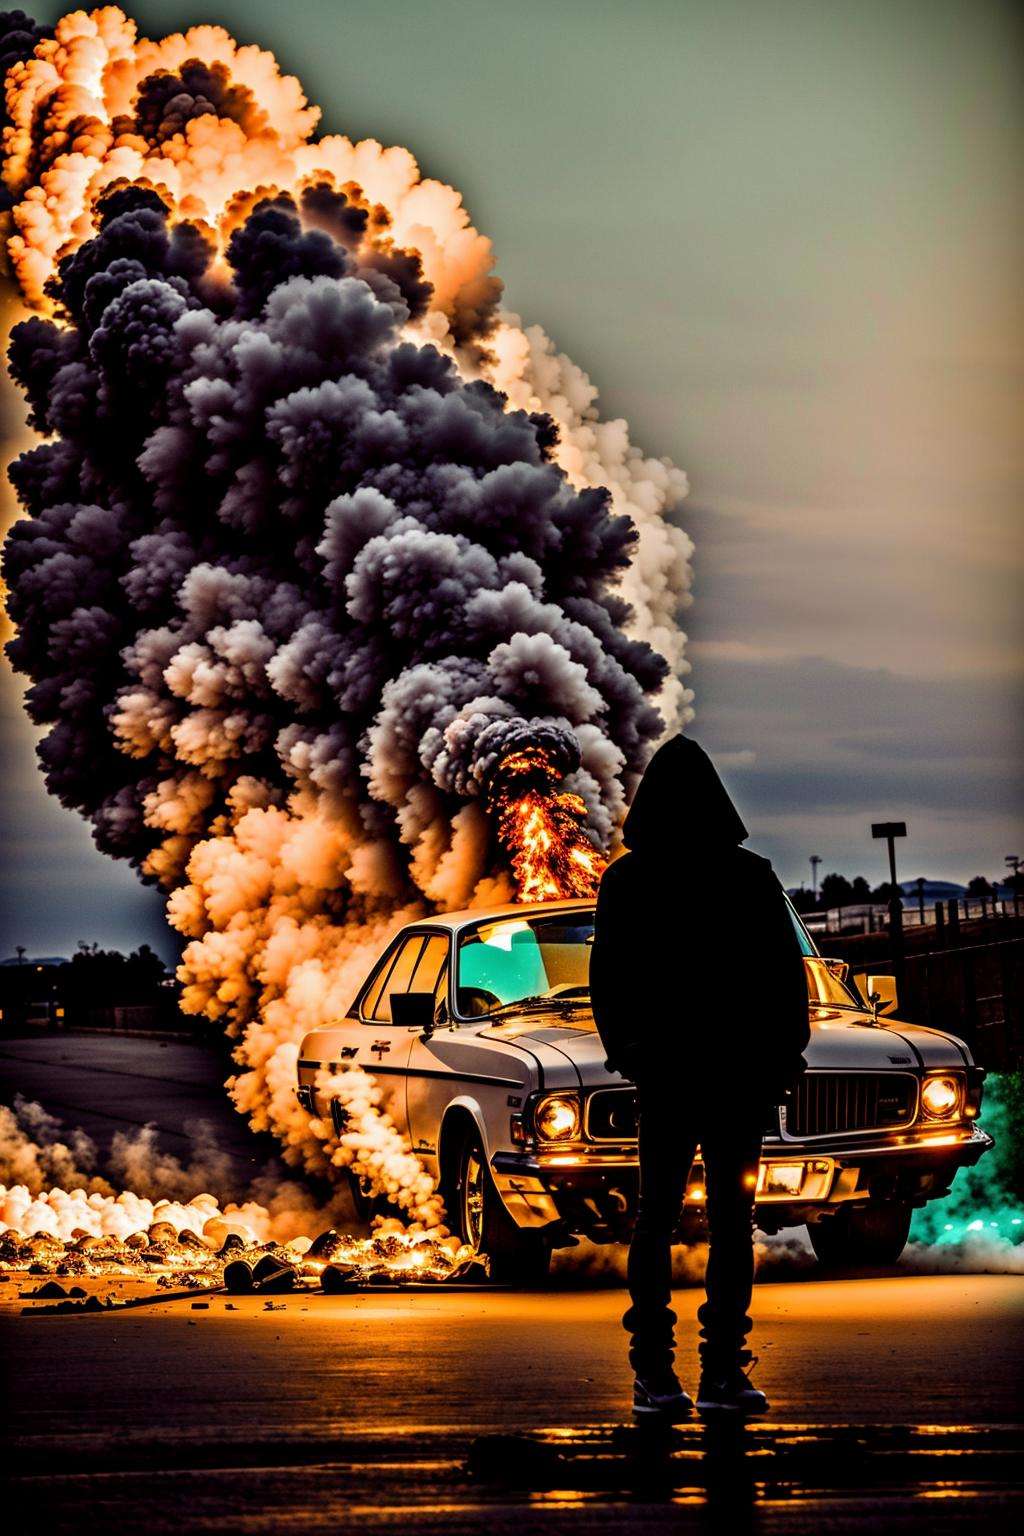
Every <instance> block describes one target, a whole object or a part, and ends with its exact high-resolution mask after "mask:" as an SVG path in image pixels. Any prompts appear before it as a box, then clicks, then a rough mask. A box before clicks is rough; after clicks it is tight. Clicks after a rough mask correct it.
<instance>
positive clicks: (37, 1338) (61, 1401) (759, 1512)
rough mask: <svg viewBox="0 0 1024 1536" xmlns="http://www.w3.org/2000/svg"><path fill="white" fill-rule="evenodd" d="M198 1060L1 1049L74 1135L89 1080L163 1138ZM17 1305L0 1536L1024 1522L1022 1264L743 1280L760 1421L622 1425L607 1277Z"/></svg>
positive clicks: (460, 1533)
mask: <svg viewBox="0 0 1024 1536" xmlns="http://www.w3.org/2000/svg"><path fill="white" fill-rule="evenodd" d="M86 1047H87V1049H86ZM113 1047H116V1049H113ZM143 1047H144V1048H143ZM195 1049H196V1048H194V1047H179V1046H174V1047H172V1048H171V1050H170V1052H161V1053H160V1055H159V1056H158V1057H156V1058H154V1057H153V1054H152V1053H153V1051H157V1050H159V1046H158V1045H157V1044H156V1043H155V1042H124V1041H121V1040H114V1041H113V1042H112V1045H111V1044H110V1043H109V1037H108V1039H107V1041H105V1042H101V1041H99V1040H92V1039H90V1040H88V1041H85V1042H82V1045H81V1047H80V1043H79V1041H78V1040H76V1039H74V1038H72V1037H64V1038H63V1039H59V1040H51V1039H47V1040H34V1041H31V1042H25V1043H24V1045H22V1043H21V1042H4V1043H3V1046H2V1050H3V1052H4V1058H3V1065H4V1066H5V1067H7V1068H8V1069H9V1070H10V1071H11V1072H13V1074H14V1076H15V1077H16V1078H17V1086H20V1087H21V1088H22V1091H24V1092H27V1093H29V1094H30V1096H35V1097H39V1098H41V1099H42V1100H43V1102H44V1103H49V1105H50V1107H54V1100H55V1099H60V1100H62V1108H61V1112H63V1113H64V1114H65V1115H66V1118H67V1120H68V1123H69V1124H71V1123H73V1124H84V1125H85V1128H86V1129H89V1125H88V1123H87V1121H86V1119H85V1108H84V1107H83V1106H82V1099H83V1097H84V1098H86V1099H88V1101H89V1103H90V1104H92V1105H93V1108H94V1110H95V1108H96V1105H97V1104H99V1103H100V1101H101V1100H102V1105H101V1107H102V1109H103V1113H104V1114H106V1115H107V1116H109V1117H111V1118H110V1120H109V1121H108V1124H113V1123H114V1121H115V1120H116V1105H117V1102H118V1099H117V1093H118V1092H120V1093H123V1094H124V1095H125V1097H123V1098H122V1099H121V1102H122V1104H129V1103H130V1104H131V1106H132V1108H133V1109H134V1110H135V1111H137V1113H136V1114H135V1116H134V1118H135V1119H137V1120H145V1119H157V1120H158V1121H160V1122H161V1123H162V1121H161V1117H163V1116H165V1115H166V1117H167V1121H166V1128H167V1129H168V1130H170V1131H173V1130H174V1129H175V1128H176V1127H177V1128H180V1126H181V1125H182V1123H183V1121H182V1115H183V1113H184V1112H185V1110H186V1108H187V1107H188V1106H196V1105H198V1104H199V1103H202V1102H207V1101H205V1100H204V1095H203V1090H202V1081H201V1080H202V1076H203V1070H204V1069H203V1067H202V1064H201V1062H200V1061H198V1060H193V1061H192V1065H191V1067H190V1068H188V1067H186V1065H185V1063H186V1062H187V1060H188V1059H189V1058H188V1052H189V1051H191V1050H195ZM80 1050H81V1058H82V1059H81V1061H80V1062H78V1064H77V1066H78V1067H89V1068H90V1069H91V1070H92V1074H93V1075H92V1076H91V1077H90V1076H89V1075H88V1073H86V1072H85V1071H84V1070H83V1071H81V1072H78V1071H77V1068H76V1064H75V1062H74V1060H73V1058H74V1057H75V1056H77V1055H78V1054H79V1052H80ZM51 1052H53V1055H52V1056H51V1054H50V1053H51ZM182 1052H184V1053H185V1054H184V1055H182V1054H181V1053H182ZM22 1053H23V1054H22ZM62 1053H64V1054H66V1055H68V1058H69V1059H68V1060H67V1061H62V1060H61V1059H60V1057H61V1054H62ZM154 1059H155V1060H156V1061H157V1063H158V1064H159V1065H160V1066H162V1065H163V1064H164V1063H166V1064H167V1070H166V1071H164V1072H160V1071H157V1070H156V1068H155V1067H154V1066H153V1061H154ZM207 1070H208V1068H207ZM102 1074H113V1075H114V1076H115V1077H117V1078H118V1079H119V1080H120V1082H119V1087H118V1088H117V1091H115V1089H114V1086H113V1084H108V1083H107V1080H106V1078H105V1077H103V1075H102ZM129 1079H131V1081H130V1082H129V1081H128V1080H129ZM147 1079H149V1080H150V1084H149V1086H148V1087H147ZM153 1079H156V1081H155V1082H154V1081H152V1080H153ZM50 1084H52V1085H53V1086H54V1088H55V1090H56V1091H55V1093H54V1095H52V1096H51V1095H50V1094H48V1093H47V1092H46V1089H47V1086H48V1085H50ZM129 1090H130V1093H129ZM218 1091H220V1090H218ZM76 1099H77V1101H78V1102H77V1104H76ZM215 1103H216V1100H215V1099H214V1098H213V1096H212V1095H211V1096H210V1097H209V1100H208V1107H209V1108H210V1111H211V1116H212V1114H213V1113H214V1112H215V1110H214V1106H215ZM80 1107H81V1108H82V1113H81V1114H79V1113H78V1109H79V1108H80ZM172 1107H173V1111H174V1115H175V1116H176V1117H177V1118H171V1117H170V1112H171V1108H172ZM189 1112H191V1110H189ZM218 1123H219V1121H218ZM242 1145H243V1146H244V1143H243V1144H242ZM240 1155H241V1156H246V1155H248V1154H247V1153H245V1152H244V1151H242V1152H240ZM21 1289H23V1290H25V1289H29V1287H28V1286H27V1285H22V1287H21ZM699 1300H700V1294H699V1292H698V1291H697V1290H696V1289H692V1288H689V1289H683V1290H680V1291H679V1292H678V1293H677V1295H676V1303H675V1304H676V1310H677V1312H678V1313H679V1318H680V1328H679V1334H680V1340H679V1343H680V1365H681V1367H682V1373H683V1374H684V1378H685V1379H687V1380H688V1381H689V1383H690V1385H691V1386H692V1385H693V1375H694V1371H693V1367H692V1362H693V1360H694V1349H695V1342H696V1315H695V1314H696V1308H697V1305H698V1302H699ZM21 1306H25V1307H27V1308H29V1309H30V1310H31V1309H32V1308H37V1307H38V1306H39V1304H38V1303H31V1302H21V1301H17V1300H16V1299H15V1297H14V1295H13V1294H11V1296H10V1300H9V1302H8V1306H7V1309H6V1310H5V1313H4V1315H2V1316H0V1348H2V1359H3V1361H4V1366H3V1369H4V1373H5V1378H6V1381H5V1386H6V1393H5V1396H6V1405H5V1414H4V1417H5V1427H6V1430H7V1445H8V1448H9V1449H8V1455H9V1458H10V1461H9V1467H8V1471H9V1475H10V1477H11V1479H12V1482H11V1486H10V1493H9V1498H8V1502H7V1504H6V1511H7V1512H8V1513H9V1514H10V1513H11V1512H12V1511H14V1510H17V1511H18V1513H17V1514H16V1515H13V1517H12V1519H13V1523H11V1524H9V1525H8V1529H11V1530H13V1531H16V1532H18V1533H22V1532H24V1533H26V1536H28V1533H32V1536H34V1533H36V1532H39V1533H42V1532H48V1533H51V1532H58V1533H63V1532H68V1533H71V1532H75V1533H77V1532H80V1531H82V1530H87V1529H96V1530H109V1531H116V1532H125V1533H135V1532H139V1533H142V1532H145V1533H151V1536H162V1533H165V1532H166V1533H170V1532H176V1533H180V1532H193V1531H195V1532H208V1531H209V1532H212V1531H217V1532H239V1533H246V1536H248V1533H252V1536H274V1533H278V1532H281V1533H291V1532H295V1533H297V1536H313V1533H320V1532H328V1531H330V1532H333V1533H335V1536H345V1533H348V1532H357V1531H358V1532H376V1531H388V1532H400V1533H403V1536H404V1533H413V1536H421V1533H422V1536H426V1533H430V1536H433V1533H440V1532H442V1531H443V1532H445V1533H456V1536H464V1533H473V1536H475V1533H478V1532H479V1533H484V1532H486V1533H488V1536H505V1533H511V1532H515V1533H516V1536H531V1533H533V1532H538V1533H546V1532H549V1531H551V1532H553V1531H555V1530H558V1531H559V1532H572V1533H574V1532H581V1533H582V1532H586V1533H590V1532H597V1533H603V1532H620V1531H622V1532H625V1531H628V1532H630V1533H639V1536H644V1533H647V1532H659V1533H660V1532H668V1531H678V1530H684V1531H690V1530H694V1531H715V1532H722V1533H723V1536H724V1533H726V1532H728V1533H729V1536H732V1533H737V1532H738V1533H745V1532H751V1533H753V1532H766V1533H775V1532H780V1533H781V1532H797V1533H803V1532H807V1533H808V1536H810V1533H815V1536H817V1533H820V1532H824V1531H828V1532H847V1531H851V1532H852V1531H865V1530H872V1531H874V1530H877V1531H886V1532H890V1531H894V1532H901V1531H904V1530H913V1531H915V1532H916V1531H921V1532H925V1531H927V1532H937V1531H957V1532H960V1531H966V1530H967V1529H968V1528H969V1527H970V1526H974V1525H979V1524H983V1525H984V1527H985V1529H986V1531H987V1532H992V1531H999V1532H1001V1531H1003V1530H1006V1531H1009V1530H1011V1529H1012V1530H1015V1531H1016V1530H1019V1529H1020V1528H1021V1519H1022V1516H1024V1506H1022V1501H1021V1495H1020V1492H1019V1489H1020V1478H1019V1467H1020V1465H1021V1459H1020V1458H1021V1452H1022V1450H1024V1430H1022V1426H1021V1413H1020V1407H1021V1394H1020V1378H1021V1370H1020V1367H1021V1358H1022V1348H1021V1346H1022V1342H1024V1285H1022V1282H1021V1280H1020V1278H1019V1277H1015V1276H997V1275H943V1276H938V1275H934V1276H933V1275H928V1276H925V1275H893V1276H880V1277H876V1278H871V1279H850V1280H828V1281H824V1280H822V1281H818V1280H813V1279H803V1280H799V1281H796V1282H792V1283H760V1284H759V1285H758V1286H757V1288H756V1291H755V1299H754V1307H753V1314H754V1321H755V1334H754V1340H753V1342H754V1347H755V1349H756V1351H757V1353H758V1356H759V1365H758V1367H757V1371H756V1376H757V1380H758V1382H759V1383H760V1384H761V1385H762V1386H763V1387H764V1388H765V1390H766V1391H767V1392H768V1394H769V1396H770V1398H771V1402H772V1409H771V1413H770V1415H769V1417H768V1418H767V1419H766V1420H764V1421H763V1422H762V1423H760V1424H757V1425H751V1426H749V1427H747V1428H746V1429H745V1430H744V1429H733V1430H729V1429H726V1430H715V1429H712V1428H710V1427H708V1428H705V1427H704V1426H701V1425H700V1424H699V1423H693V1424H687V1425H684V1426H682V1427H681V1428H679V1429H677V1430H674V1431H668V1432H663V1433H654V1434H651V1433H649V1432H640V1431H638V1430H637V1429H636V1428H634V1427H633V1425H632V1424H631V1422H630V1417H629V1379H628V1376H627V1372H626V1365H625V1348H624V1338H623V1335H622V1333H621V1331H620V1328H619V1321H618V1320H619V1317H620V1314H621V1312H622V1308H623V1296H622V1293H621V1291H619V1290H617V1289H615V1288H609V1287H607V1286H605V1287H602V1288H598V1287H595V1286H591V1287H589V1288H588V1287H586V1286H583V1285H581V1284H580V1283H579V1282H578V1281H577V1282H571V1281H566V1280H564V1281H563V1282H562V1284H561V1285H560V1286H559V1287H556V1288H553V1289H548V1290H546V1291H537V1292H513V1291H500V1290H487V1289H482V1288H479V1287H465V1288H461V1289H456V1288H454V1287H452V1288H449V1287H443V1288H435V1289H431V1290H427V1289H422V1290H416V1291H406V1292H399V1291H392V1290H387V1291H384V1290H381V1291H367V1292H363V1293H360V1294H355V1295H349V1296H335V1297H329V1296H323V1295H321V1294H319V1293H316V1294H313V1293H310V1294H301V1295H292V1296H282V1297H275V1298H273V1301H272V1302H271V1303H270V1304H269V1305H268V1301H267V1300H266V1299H264V1298H260V1297H231V1298H229V1297H226V1296H224V1295H223V1294H216V1295H209V1296H196V1297H194V1298H191V1297H186V1298H184V1299H181V1300H177V1301H167V1300H161V1301H159V1302H156V1303H153V1304H150V1305H148V1306H144V1307H140V1308H138V1309H136V1310H124V1311H116V1312H110V1313H106V1314H102V1313H100V1314H83V1315H81V1316H66V1315H65V1316H53V1315H36V1316H32V1315H27V1314H26V1313H24V1312H19V1311H18V1308H19V1307H21Z"/></svg>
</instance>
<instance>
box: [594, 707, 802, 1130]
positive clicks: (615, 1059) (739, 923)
mask: <svg viewBox="0 0 1024 1536" xmlns="http://www.w3.org/2000/svg"><path fill="white" fill-rule="evenodd" d="M622 835H623V841H624V843H625V845H626V847H627V849H628V850H629V852H628V853H626V854H624V855H623V856H622V857H621V858H619V859H616V860H615V861H614V862H613V863H612V864H610V865H609V866H608V868H607V870H606V871H605V875H604V878H603V880H602V881H601V889H600V892H599V894H598V899H597V924H596V932H595V936H594V947H593V952H592V955H591V962H590V994H591V1000H592V1002H593V1008H594V1019H595V1022H596V1024H597V1028H598V1030H599V1032H600V1035H601V1039H602V1042H603V1044H604V1047H605V1050H606V1051H607V1053H608V1065H609V1066H610V1067H611V1068H612V1070H617V1071H620V1072H622V1073H623V1075H624V1076H627V1077H632V1078H637V1077H638V1076H641V1075H643V1074H644V1073H647V1074H650V1073H654V1072H663V1071H666V1070H667V1071H670V1072H673V1073H675V1074H677V1075H679V1074H682V1075H685V1076H691V1077H695V1078H698V1079H700V1080H702V1081H704V1082H709V1081H713V1082H715V1083H716V1084H719V1083H723V1080H725V1085H730V1084H731V1085H733V1086H735V1088H736V1089H737V1090H741V1089H742V1090H746V1091H747V1092H749V1093H750V1094H753V1095H754V1096H755V1097H763V1098H765V1099H766V1100H767V1099H773V1098H777V1097H778V1096H780V1095H781V1094H782V1093H783V1092H784V1090H785V1089H786V1087H788V1086H789V1084H790V1083H791V1082H792V1080H793V1079H794V1077H795V1076H796V1075H797V1073H798V1072H799V1070H800V1067H801V1065H802V1063H801V1052H802V1051H803V1050H804V1047H805V1046H806V1044H807V1041H808V1039H809V1038H810V1029H809V1023H808V998H807V983H806V979H805V976H804V966H803V959H802V956H801V952H800V946H799V942H798V940H797V936H796V931H795V929H794V927H793V924H792V921H791V919H790V915H789V909H788V906H787V904H786V899H785V896H784V894H783V891H782V887H781V886H780V885H779V882H778V880H777V879H776V878H775V875H774V873H773V871H772V867H771V865H770V864H769V862H768V860H767V859H763V858H760V857H759V856H758V855H757V854H755V853H751V852H749V850H747V849H745V848H742V847H740V844H741V843H742V842H743V841H744V839H745V838H746V837H747V829H746V827H745V826H744V825H743V822H742V820H741V819H740V816H739V813H738V811H737V810H736V807H735V806H734V805H733V803H732V801H731V800H730V798H729V795H728V792H727V790H726V788H725V786H724V784H723V783H722V781H721V779H720V778H719V777H718V774H717V773H716V771H715V768H714V765H713V764H712V762H711V759H710V758H709V757H708V756H707V754H706V753H705V752H704V750H703V749H702V748H701V747H700V746H699V745H698V744H697V742H695V741H693V740H692V739H691V738H690V737H686V736H676V737H673V738H672V740H670V741H667V742H665V744H664V745H663V746H661V747H659V749H658V751H657V752H656V753H655V754H654V756H653V757H652V758H651V761H650V763H649V764H648V766H647V771H646V772H645V773H644V776H643V778H642V779H641V781H640V783H639V785H638V786H637V790H636V794H635V795H634V797H633V803H632V805H631V807H630V810H629V814H628V815H627V817H626V820H625V823H624V825H623V831H622Z"/></svg>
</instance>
